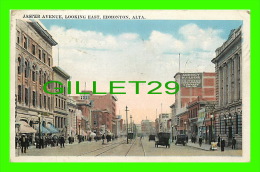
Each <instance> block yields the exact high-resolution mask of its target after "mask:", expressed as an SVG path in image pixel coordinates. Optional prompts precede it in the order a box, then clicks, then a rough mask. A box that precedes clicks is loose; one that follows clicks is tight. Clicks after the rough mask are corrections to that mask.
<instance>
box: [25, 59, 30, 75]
mask: <svg viewBox="0 0 260 172" xmlns="http://www.w3.org/2000/svg"><path fill="white" fill-rule="evenodd" d="M28 70H29V63H28V62H27V61H25V62H24V77H25V78H28Z"/></svg>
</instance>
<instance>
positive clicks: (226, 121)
mask: <svg viewBox="0 0 260 172" xmlns="http://www.w3.org/2000/svg"><path fill="white" fill-rule="evenodd" d="M241 47H242V29H241V27H239V28H237V29H233V30H231V32H230V35H229V37H228V39H227V41H225V42H224V43H223V45H222V46H221V47H219V48H217V49H216V57H215V58H214V59H212V62H213V63H214V64H215V71H216V74H217V80H216V81H217V82H216V87H217V89H216V97H217V105H216V109H215V118H216V129H217V135H219V136H220V137H222V138H224V139H225V140H226V142H228V144H229V145H230V143H231V140H232V137H235V138H236V139H237V145H238V147H239V148H241V147H242V84H241V82H242V81H241V78H242V63H241V61H242V48H241Z"/></svg>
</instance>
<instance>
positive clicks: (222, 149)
mask: <svg viewBox="0 0 260 172" xmlns="http://www.w3.org/2000/svg"><path fill="white" fill-rule="evenodd" d="M220 147H221V152H224V148H225V140H224V139H221V142H220Z"/></svg>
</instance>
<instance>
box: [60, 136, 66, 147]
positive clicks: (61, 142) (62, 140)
mask: <svg viewBox="0 0 260 172" xmlns="http://www.w3.org/2000/svg"><path fill="white" fill-rule="evenodd" d="M64 143H65V139H64V137H63V136H61V137H60V147H61V148H62V147H64Z"/></svg>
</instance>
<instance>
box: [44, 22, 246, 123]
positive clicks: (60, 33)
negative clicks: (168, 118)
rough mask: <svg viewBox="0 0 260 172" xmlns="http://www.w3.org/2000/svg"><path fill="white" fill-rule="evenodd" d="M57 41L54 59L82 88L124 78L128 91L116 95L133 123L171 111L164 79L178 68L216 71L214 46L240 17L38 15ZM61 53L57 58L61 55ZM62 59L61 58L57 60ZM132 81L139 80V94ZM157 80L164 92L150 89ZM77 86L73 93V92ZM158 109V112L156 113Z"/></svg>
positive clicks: (106, 86)
mask: <svg viewBox="0 0 260 172" xmlns="http://www.w3.org/2000/svg"><path fill="white" fill-rule="evenodd" d="M40 21H41V22H42V23H43V25H44V26H45V27H46V28H47V29H48V32H49V33H50V34H51V35H52V37H53V38H54V39H55V40H56V41H57V42H58V45H57V46H55V47H53V59H54V65H56V66H57V65H59V66H60V67H61V68H62V69H64V70H65V71H66V72H67V73H68V74H69V75H70V76H71V81H72V95H75V81H80V86H81V89H85V88H84V87H85V82H86V89H87V90H92V89H93V88H92V83H93V81H96V82H97V91H104V92H108V91H109V82H110V81H126V83H125V84H124V83H123V84H115V85H116V86H124V87H125V88H124V89H118V91H123V92H126V94H118V95H116V96H117V98H118V101H117V110H116V111H117V114H120V115H122V117H123V118H125V111H124V110H125V107H126V106H128V108H129V110H130V111H129V112H128V114H129V115H132V116H133V120H134V121H135V123H140V121H141V120H142V119H146V118H147V119H149V120H152V121H154V120H155V118H156V116H158V115H159V113H170V107H169V106H170V105H172V104H173V103H174V95H169V94H166V93H165V91H166V89H165V87H164V85H165V83H166V82H168V81H173V80H174V75H175V74H176V73H177V72H178V71H179V54H180V66H181V67H180V72H214V70H215V69H214V64H213V63H211V60H212V59H213V58H214V57H215V50H216V49H217V48H218V47H219V46H221V45H222V44H223V43H224V41H225V40H226V39H227V38H228V35H229V33H230V30H231V29H235V28H238V27H239V26H240V25H241V24H242V21H239V20H228V21H227V20H199V21H195V20H192V21H191V20H109V21H107V20H40ZM58 57H59V58H58ZM58 59H59V64H58ZM128 81H146V83H144V84H140V94H135V85H134V84H129V83H128ZM150 81H159V82H161V83H162V87H161V88H160V89H159V90H158V91H160V92H162V94H158V95H155V94H153V95H151V94H147V92H148V91H149V90H151V89H153V88H155V87H156V86H157V85H156V84H152V85H148V84H147V83H148V82H150ZM73 92H74V93H73ZM156 112H157V113H156Z"/></svg>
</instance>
